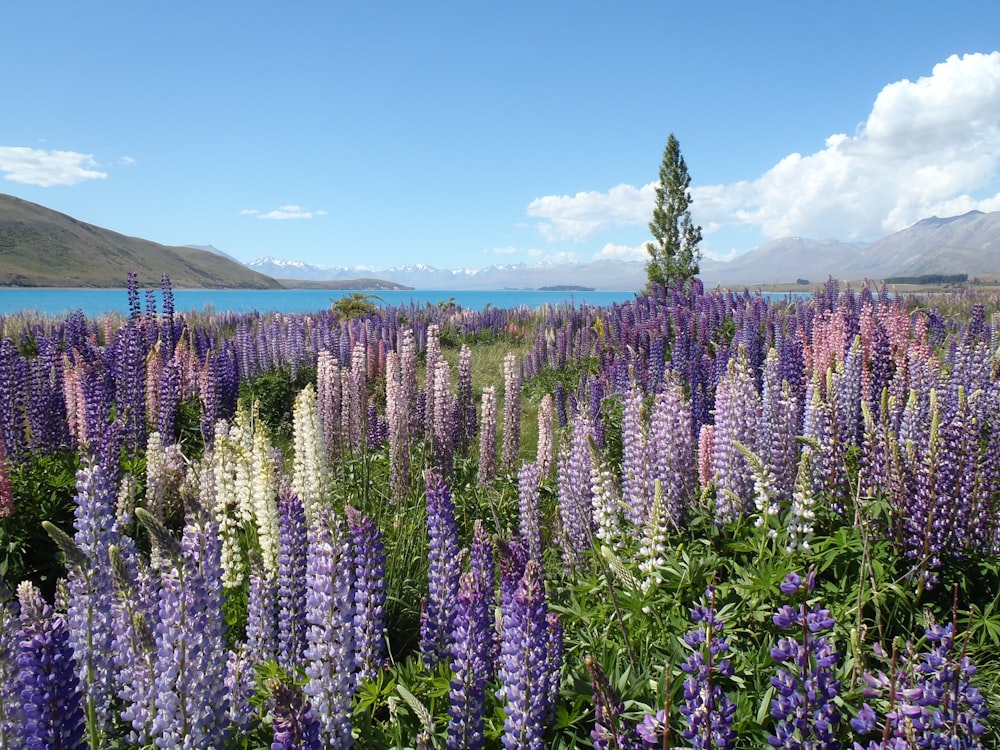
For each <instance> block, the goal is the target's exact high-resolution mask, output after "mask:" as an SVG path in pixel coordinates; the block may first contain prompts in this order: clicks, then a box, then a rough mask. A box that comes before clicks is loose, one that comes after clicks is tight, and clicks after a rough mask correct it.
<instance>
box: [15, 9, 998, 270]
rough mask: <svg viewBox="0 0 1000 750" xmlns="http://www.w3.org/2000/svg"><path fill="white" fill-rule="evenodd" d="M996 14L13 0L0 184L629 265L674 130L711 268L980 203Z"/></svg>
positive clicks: (501, 258) (994, 156)
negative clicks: (754, 253)
mask: <svg viewBox="0 0 1000 750" xmlns="http://www.w3.org/2000/svg"><path fill="white" fill-rule="evenodd" d="M998 28H1000V3H993V2H985V1H982V0H980V1H979V2H965V1H963V0H957V2H953V3H951V4H949V5H947V6H944V5H942V4H940V3H937V2H935V3H931V2H923V1H922V0H916V1H912V2H908V3H905V4H903V3H889V2H883V3H870V2H854V1H853V0H845V1H842V2H838V3H818V2H802V1H801V0H797V1H796V2H764V3H747V2H742V1H741V2H705V3H693V2H688V3H680V2H670V1H668V0H660V1H659V2H627V1H626V2H621V3H611V2H587V1H586V0H575V1H574V2H561V1H553V2H520V1H519V0H510V1H508V2H503V3H486V2H479V1H477V0H465V1H464V2H433V1H431V2H371V3H345V2H299V3H285V4H280V5H279V4H277V3H260V2H249V1H247V2H242V3H222V2H218V3H212V2H204V0H201V1H199V2H188V1H186V0H181V1H178V2H170V3H157V4H152V3H136V2H102V1H101V0H95V2H92V3H80V2H63V1H61V0H60V1H52V2H46V1H45V0H40V1H39V2H21V3H8V4H6V7H5V8H4V30H5V33H4V41H3V44H2V45H0V63H2V65H3V69H4V71H5V74H4V84H3V92H4V97H3V98H4V105H3V109H2V111H3V116H2V117H0V192H5V193H10V194H13V195H16V196H18V197H21V198H24V199H26V200H29V201H34V202H36V203H40V204H42V205H45V206H48V207H50V208H53V209H56V210H58V211H62V212H64V213H67V214H70V215H71V216H74V217H75V218H78V219H80V220H83V221H86V222H90V223H92V224H97V225H99V226H103V227H107V228H109V229H113V230H115V231H119V232H122V233H124V234H130V235H135V236H140V237H144V238H146V239H151V240H155V241H157V242H161V243H164V244H173V245H181V244H204V245H207V244H211V245H214V246H215V247H217V248H219V249H221V250H223V251H225V252H227V253H230V254H231V255H233V256H235V257H237V258H239V259H240V260H244V261H250V260H253V259H254V258H257V257H260V256H264V255H270V256H275V257H279V258H286V259H296V260H302V261H305V262H308V263H313V264H316V265H323V266H333V265H344V266H356V265H361V266H365V267H368V268H372V269H380V268H388V267H391V266H398V265H402V264H405V263H415V262H423V263H427V264H430V265H433V266H437V267H439V268H459V267H463V268H473V267H482V266H488V265H491V264H493V263H512V262H534V261H539V260H560V259H575V260H579V261H589V260H592V259H594V258H596V257H620V258H641V257H643V253H642V246H643V243H644V242H645V241H646V240H647V239H648V238H649V233H648V228H647V224H648V222H649V218H650V215H651V213H652V207H653V185H654V183H655V181H656V179H657V174H658V169H659V165H660V160H661V157H662V153H663V147H664V145H665V143H666V140H667V137H668V135H669V134H670V133H671V132H673V133H674V134H675V135H676V136H677V138H678V139H679V141H680V145H681V150H682V153H683V155H684V158H685V160H686V162H687V165H688V169H689V172H690V174H691V178H692V192H693V195H694V204H693V206H692V215H693V217H694V219H695V221H697V222H698V223H699V224H701V225H702V226H703V228H704V242H703V246H702V249H703V251H704V252H705V254H706V255H708V256H710V257H727V256H730V255H733V254H739V253H742V252H746V251H748V250H750V249H752V248H753V247H755V246H757V245H759V244H761V243H762V242H764V241H766V240H768V239H770V238H775V237H781V236H789V235H799V236H806V237H813V238H816V239H829V238H837V239H843V240H870V239H875V238H877V237H880V236H883V235H885V234H887V233H889V232H892V231H896V230H898V229H901V228H904V227H906V226H909V225H910V224H912V223H913V222H915V221H918V220H919V219H921V218H924V217H926V216H930V215H934V214H937V215H940V216H947V215H954V214H958V213H964V212H965V211H968V210H970V209H973V208H978V209H980V210H985V211H990V210H1000V195H998V194H1000V178H998V170H1000V52H998V51H997V49H998V48H1000V44H998V42H997V34H996V30H997V29H998Z"/></svg>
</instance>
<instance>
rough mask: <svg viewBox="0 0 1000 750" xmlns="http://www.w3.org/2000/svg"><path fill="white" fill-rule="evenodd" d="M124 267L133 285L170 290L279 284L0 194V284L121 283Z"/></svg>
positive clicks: (210, 256)
mask: <svg viewBox="0 0 1000 750" xmlns="http://www.w3.org/2000/svg"><path fill="white" fill-rule="evenodd" d="M129 271H135V272H136V273H137V274H138V281H139V286H141V287H155V286H159V284H160V280H161V278H162V277H163V274H167V276H169V277H170V282H171V284H172V285H173V286H174V288H177V289H183V288H193V289H199V288H215V289H226V288H238V289H279V288H281V284H279V283H278V282H277V281H276V280H275V279H272V278H271V277H270V276H265V275H264V274H261V273H257V272H256V271H252V270H250V269H249V268H246V267H244V266H242V265H240V264H239V263H236V262H234V261H232V260H230V259H228V258H225V257H223V256H221V255H216V254H215V253H211V252H208V251H205V250H196V249H194V248H190V247H167V246H166V245H160V244H158V243H156V242H150V241H148V240H143V239H139V238H137V237H126V236H125V235H122V234H118V233H117V232H112V231H110V230H108V229H102V228H101V227H95V226H93V225H92V224H86V223H84V222H82V221H77V220H76V219H74V218H72V217H70V216H66V215H65V214H61V213H59V212H57V211H53V210H51V209H48V208H45V207H44V206H39V205H38V204H36V203H30V202H28V201H25V200H21V199H20V198H15V197H14V196H12V195H4V194H0V286H47V287H112V288H113V287H122V286H124V285H125V280H126V277H127V274H128V272H129Z"/></svg>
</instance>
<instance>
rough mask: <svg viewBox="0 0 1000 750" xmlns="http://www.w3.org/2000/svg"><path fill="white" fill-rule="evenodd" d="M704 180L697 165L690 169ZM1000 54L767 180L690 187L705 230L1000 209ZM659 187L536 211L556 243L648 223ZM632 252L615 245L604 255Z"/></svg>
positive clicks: (982, 58) (896, 101)
mask: <svg viewBox="0 0 1000 750" xmlns="http://www.w3.org/2000/svg"><path fill="white" fill-rule="evenodd" d="M690 166H691V171H692V177H694V178H696V177H697V165H694V164H692V165H690ZM998 178H1000V52H992V53H990V54H979V53H977V54H968V55H964V56H961V57H960V56H958V55H954V56H952V57H949V58H948V59H947V60H945V61H944V62H941V63H939V64H937V65H935V66H934V68H933V70H932V72H931V74H930V75H929V76H926V77H922V78H919V79H918V80H916V81H909V80H902V81H896V82H894V83H890V84H888V85H887V86H885V87H884V88H883V89H882V91H880V92H879V94H878V95H877V96H876V98H875V102H874V104H873V106H872V110H871V113H870V114H869V116H868V119H867V120H866V122H865V123H863V124H862V125H861V126H859V128H858V129H857V132H856V133H855V134H853V135H848V134H845V133H837V134H834V135H831V136H829V137H828V138H827V139H826V142H825V143H824V147H823V148H822V149H820V150H818V151H816V152H815V153H812V154H806V155H802V154H799V153H793V154H789V155H788V156H786V157H785V158H783V159H782V160H781V161H779V162H778V163H777V164H775V165H774V166H773V167H772V168H771V169H769V170H768V171H767V172H765V173H764V174H762V175H760V176H759V177H757V178H755V179H751V180H743V181H739V182H733V183H729V184H724V185H706V186H696V187H693V188H692V190H691V193H692V197H693V198H694V203H693V204H692V207H691V214H692V217H693V218H694V220H695V221H696V222H698V223H699V224H701V225H702V227H704V229H705V233H706V234H709V233H711V232H714V231H717V230H719V229H721V228H723V227H726V226H731V227H749V228H753V229H755V230H758V231H760V232H761V233H762V234H763V235H765V236H768V237H783V236H789V235H803V236H808V237H815V238H818V239H823V238H830V237H836V238H838V239H844V240H866V239H874V238H877V237H880V236H882V235H884V234H886V233H889V232H894V231H897V230H899V229H903V228H905V227H907V226H909V225H911V224H913V223H914V222H916V221H919V220H920V219H922V218H925V217H928V216H931V215H938V216H951V215H955V214H959V213H964V212H966V211H970V210H972V209H979V210H982V211H995V210H1000V193H997V192H996V184H997V180H998ZM654 187H655V186H654V185H653V184H649V185H644V186H642V187H638V188H637V187H632V186H630V185H618V186H617V187H614V188H612V189H611V190H609V191H607V192H605V193H600V192H588V193H577V194H576V195H575V196H566V195H564V196H543V197H541V198H537V199H535V200H533V201H532V202H531V204H530V205H529V206H528V215H529V216H531V217H534V218H535V219H538V220H539V224H538V228H539V230H540V231H541V232H542V234H543V235H544V236H546V237H549V238H551V239H562V240H582V239H585V238H587V237H589V236H591V235H593V234H595V233H596V232H598V231H601V230H604V229H608V228H612V227H615V226H626V225H628V226H643V225H645V224H646V223H647V222H648V221H649V217H650V216H651V213H652V208H653V203H654V200H655V194H654ZM623 252H624V251H623V250H619V249H615V247H614V246H608V247H606V248H605V249H603V250H601V251H600V253H599V255H601V254H603V255H604V256H605V257H611V256H612V255H614V254H615V253H619V254H621V253H623Z"/></svg>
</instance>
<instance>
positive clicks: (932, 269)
mask: <svg viewBox="0 0 1000 750" xmlns="http://www.w3.org/2000/svg"><path fill="white" fill-rule="evenodd" d="M130 270H134V271H136V272H137V273H138V275H139V284H140V285H141V286H144V287H152V286H157V285H159V283H160V278H161V277H162V275H163V274H164V273H166V274H167V275H168V276H169V277H170V280H171V282H172V284H173V285H174V286H175V287H177V288H184V287H190V288H212V287H216V288H227V287H232V288H278V287H296V286H300V287H311V288H316V287H323V288H342V289H376V290H377V289H391V288H413V289H432V290H442V291H449V290H451V291H465V290H483V291H488V290H501V289H540V288H543V287H565V286H567V285H573V286H580V287H587V288H591V289H595V290H599V291H605V290H607V291H623V290H637V289H640V288H642V287H643V286H644V285H645V283H646V270H645V263H644V262H641V261H619V260H599V261H593V262H590V263H538V264H508V265H493V266H489V267H487V268H465V269H453V270H446V269H439V268H433V267H431V266H427V265H424V264H421V263H416V264H412V265H406V266H401V267H398V268H387V269H382V270H374V269H372V268H370V267H340V266H338V267H326V268H324V267H320V266H313V265H309V264H306V263H302V262H299V261H292V260H279V259H276V258H260V259H259V260H256V261H254V262H252V263H248V264H245V265H244V264H242V263H240V262H239V261H237V260H236V259H235V258H234V257H232V256H231V255H227V254H226V253H224V252H222V251H220V250H218V249H216V248H214V247H212V246H211V245H198V246H185V247H167V246H164V245H160V244H157V243H155V242H150V241H148V240H143V239H139V238H136V237H126V236H125V235H121V234H118V233H116V232H113V231H110V230H107V229H102V228H100V227H96V226H93V225H91V224H86V223H84V222H81V221H78V220H76V219H73V218H72V217H69V216H66V215H65V214H61V213H58V212H56V211H52V210H51V209H48V208H45V207H43V206H39V205H37V204H34V203H30V202H28V201H24V200H21V199H19V198H15V197H13V196H9V195H3V194H0V286H3V285H6V286H67V287H70V286H76V287H87V286H92V287H116V286H118V287H120V286H124V283H125V278H126V274H127V272H128V271H130ZM927 274H944V275H952V274H968V275H969V277H970V278H975V277H977V276H980V277H983V276H998V275H1000V212H993V213H982V212H980V211H970V212H969V213H967V214H963V215H962V216H953V217H948V218H938V217H931V218H929V219H924V220H923V221H919V222H917V223H916V224H914V225H913V226H911V227H909V228H907V229H904V230H902V231H900V232H896V233H894V234H891V235H889V236H887V237H884V238H882V239H880V240H878V241H876V242H872V243H869V244H865V243H847V242H839V241H837V240H811V239H806V238H802V237H787V238H783V239H778V240H773V241H771V242H768V243H766V244H764V245H761V246H760V247H758V248H756V249H754V250H752V251H750V252H748V253H746V254H744V255H741V256H739V257H737V258H735V259H734V260H731V261H729V262H720V261H714V260H710V259H703V260H702V262H701V273H700V276H701V278H702V280H703V281H704V282H705V285H706V286H707V287H709V288H713V287H715V286H728V287H743V286H748V287H757V286H775V285H781V284H795V282H796V281H797V280H805V281H808V282H809V283H811V284H815V283H818V282H821V281H824V280H825V279H826V278H827V277H829V276H832V277H834V278H837V279H841V280H851V281H855V280H857V281H860V280H861V279H866V278H867V279H872V280H877V279H884V278H887V277H893V276H921V275H927Z"/></svg>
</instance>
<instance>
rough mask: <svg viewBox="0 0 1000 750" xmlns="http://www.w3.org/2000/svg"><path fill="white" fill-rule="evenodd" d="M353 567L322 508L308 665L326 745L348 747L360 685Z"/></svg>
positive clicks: (346, 545) (308, 689)
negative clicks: (356, 655)
mask: <svg viewBox="0 0 1000 750" xmlns="http://www.w3.org/2000/svg"><path fill="white" fill-rule="evenodd" d="M353 588H354V566H353V562H352V560H351V545H350V541H349V539H348V538H347V534H346V533H345V530H344V529H343V528H342V527H341V524H340V523H339V522H338V520H337V519H335V518H334V517H333V515H332V513H330V512H329V511H327V510H325V509H324V510H321V511H320V513H319V515H318V516H317V518H316V519H315V521H314V523H313V524H312V526H311V527H310V529H309V559H308V564H307V567H306V589H307V595H306V622H307V623H308V625H309V629H308V631H307V632H306V642H307V645H306V650H305V654H304V657H305V665H306V669H305V671H306V676H307V677H308V678H309V681H308V682H307V683H306V685H305V687H304V688H303V690H304V692H305V694H306V695H307V696H309V701H310V703H311V704H312V708H313V711H314V715H315V716H316V720H317V721H318V722H319V725H320V736H321V738H322V739H323V742H324V743H325V746H326V747H329V748H348V747H350V746H351V745H352V744H353V739H352V737H351V727H352V725H351V701H352V700H353V698H354V690H355V687H356V685H357V660H356V658H355V646H354V643H355V641H354V613H355V608H354V596H353V594H352V590H353Z"/></svg>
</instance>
